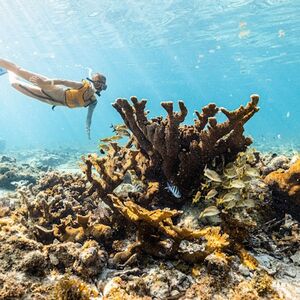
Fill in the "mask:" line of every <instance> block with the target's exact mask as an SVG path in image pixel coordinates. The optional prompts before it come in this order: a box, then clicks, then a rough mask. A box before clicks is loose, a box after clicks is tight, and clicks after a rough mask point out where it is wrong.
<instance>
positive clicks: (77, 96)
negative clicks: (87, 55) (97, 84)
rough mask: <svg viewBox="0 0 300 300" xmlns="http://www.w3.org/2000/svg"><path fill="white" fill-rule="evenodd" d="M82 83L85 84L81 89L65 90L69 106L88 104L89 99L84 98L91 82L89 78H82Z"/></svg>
mask: <svg viewBox="0 0 300 300" xmlns="http://www.w3.org/2000/svg"><path fill="white" fill-rule="evenodd" d="M82 83H83V86H82V87H81V88H80V89H67V90H66V91H65V102H66V105H67V106H68V107H70V108H74V107H78V106H79V107H83V106H87V103H86V102H87V101H85V100H84V94H85V92H86V91H87V90H88V89H89V88H90V84H89V83H88V81H87V80H82ZM89 100H90V99H89ZM88 104H89V103H88Z"/></svg>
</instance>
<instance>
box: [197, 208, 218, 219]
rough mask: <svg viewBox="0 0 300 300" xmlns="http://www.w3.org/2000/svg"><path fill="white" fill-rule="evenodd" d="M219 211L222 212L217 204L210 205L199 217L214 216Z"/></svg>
mask: <svg viewBox="0 0 300 300" xmlns="http://www.w3.org/2000/svg"><path fill="white" fill-rule="evenodd" d="M219 213H220V211H219V210H218V208H217V207H216V206H209V207H207V208H205V209H204V211H202V212H201V213H200V215H199V217H200V218H203V217H212V216H216V215H218V214H219Z"/></svg>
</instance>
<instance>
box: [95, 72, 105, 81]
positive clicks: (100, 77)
mask: <svg viewBox="0 0 300 300" xmlns="http://www.w3.org/2000/svg"><path fill="white" fill-rule="evenodd" d="M92 79H93V80H94V79H97V80H99V79H103V80H104V81H105V82H106V77H105V76H104V75H103V74H101V73H94V74H93V76H92Z"/></svg>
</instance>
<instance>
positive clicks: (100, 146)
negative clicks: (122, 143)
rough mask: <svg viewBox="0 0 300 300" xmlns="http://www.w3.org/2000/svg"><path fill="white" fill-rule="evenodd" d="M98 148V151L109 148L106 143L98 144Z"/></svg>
mask: <svg viewBox="0 0 300 300" xmlns="http://www.w3.org/2000/svg"><path fill="white" fill-rule="evenodd" d="M99 149H100V151H101V150H102V151H108V150H109V146H108V145H106V144H100V145H99Z"/></svg>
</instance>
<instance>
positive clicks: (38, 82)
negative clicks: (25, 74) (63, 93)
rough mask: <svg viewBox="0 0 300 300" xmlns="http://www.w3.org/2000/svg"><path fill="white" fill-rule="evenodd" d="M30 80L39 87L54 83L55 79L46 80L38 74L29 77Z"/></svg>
mask: <svg viewBox="0 0 300 300" xmlns="http://www.w3.org/2000/svg"><path fill="white" fill-rule="evenodd" d="M29 81H30V82H32V83H33V84H34V85H37V86H39V87H46V86H51V85H53V84H54V83H53V80H44V79H42V78H40V77H38V76H31V77H30V78H29Z"/></svg>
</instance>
